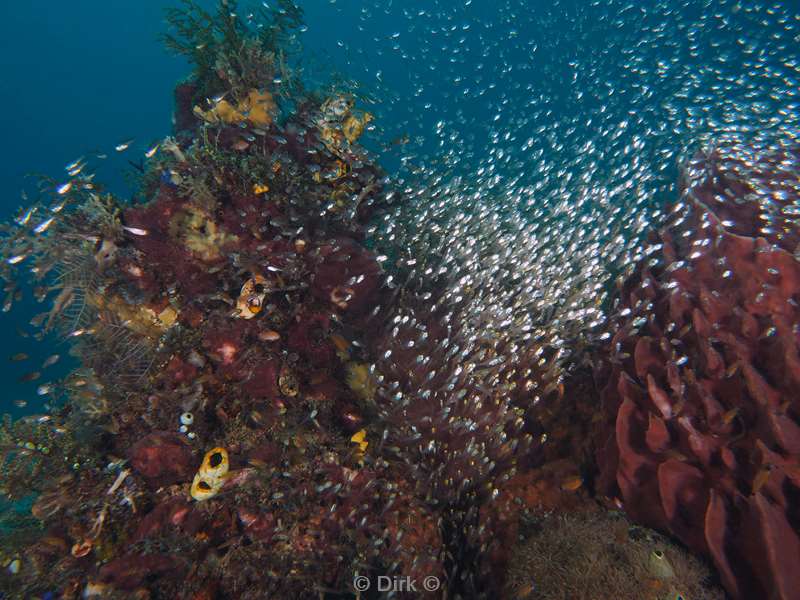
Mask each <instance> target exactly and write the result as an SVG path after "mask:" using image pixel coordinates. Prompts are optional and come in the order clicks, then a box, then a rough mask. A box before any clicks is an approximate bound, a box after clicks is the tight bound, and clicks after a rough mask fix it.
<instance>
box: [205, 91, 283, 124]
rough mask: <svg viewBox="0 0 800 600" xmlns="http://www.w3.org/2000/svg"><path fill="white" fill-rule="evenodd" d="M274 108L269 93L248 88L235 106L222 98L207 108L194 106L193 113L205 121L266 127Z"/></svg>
mask: <svg viewBox="0 0 800 600" xmlns="http://www.w3.org/2000/svg"><path fill="white" fill-rule="evenodd" d="M276 109H277V106H276V105H275V101H274V100H273V99H272V94H271V93H269V92H260V91H258V90H250V91H249V92H248V93H247V96H246V97H245V98H243V99H242V100H240V101H239V102H237V103H236V105H235V106H234V105H232V104H231V103H230V102H228V101H227V100H225V99H224V98H223V99H222V100H220V101H219V102H217V103H216V104H214V106H212V107H211V108H210V109H208V110H202V109H201V108H200V107H199V106H195V107H194V113H195V114H196V115H197V116H198V117H200V118H201V119H203V120H204V121H206V122H207V123H212V124H220V123H224V124H226V125H239V124H241V123H247V124H248V125H251V126H253V127H261V128H266V127H269V125H270V124H271V123H272V121H273V115H274V114H275V111H276Z"/></svg>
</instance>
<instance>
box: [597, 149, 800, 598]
mask: <svg viewBox="0 0 800 600" xmlns="http://www.w3.org/2000/svg"><path fill="white" fill-rule="evenodd" d="M799 159H800V154H799V153H798V151H797V149H793V150H785V149H765V150H762V151H759V152H755V151H747V150H745V149H743V148H742V147H741V146H735V145H725V144H722V145H720V147H718V148H716V149H714V150H712V151H710V152H708V153H705V154H698V155H697V156H696V157H695V158H694V159H692V160H691V161H690V162H689V164H688V165H687V166H686V168H685V171H684V175H683V180H682V185H681V197H680V200H679V201H678V202H677V203H676V204H675V205H674V206H673V207H672V209H671V212H670V215H669V217H668V222H667V226H666V227H665V228H664V229H662V230H661V231H660V232H659V234H658V235H657V236H653V238H652V239H651V243H650V246H649V249H648V251H647V253H648V254H649V256H650V258H648V259H646V260H644V261H643V262H642V264H641V265H640V266H639V268H638V270H637V271H636V273H635V275H634V276H632V277H631V278H629V279H628V280H627V281H625V282H624V284H623V285H622V287H621V289H620V292H619V303H618V305H617V306H616V314H617V317H616V319H615V325H614V329H613V331H614V335H613V337H612V338H611V340H610V342H609V345H608V354H609V358H610V361H609V371H608V373H607V377H608V379H607V385H606V386H605V390H604V392H603V403H604V405H603V410H604V414H605V420H604V422H603V424H602V427H601V428H600V430H601V431H600V434H599V451H598V454H597V460H598V464H599V466H600V469H601V475H600V479H599V482H598V483H599V486H598V487H599V489H600V491H602V492H604V493H606V494H608V495H609V496H612V497H615V498H617V499H618V501H619V502H620V503H621V506H623V507H624V509H625V511H626V512H627V513H628V515H630V517H631V518H633V519H634V520H635V521H637V522H640V523H644V524H646V525H648V526H650V527H654V528H657V529H660V530H662V531H668V532H670V533H671V534H672V535H674V536H675V537H676V538H678V539H679V540H681V541H682V542H683V543H684V544H686V545H687V546H688V547H689V548H691V549H692V550H694V551H696V552H699V553H701V554H703V555H705V556H708V557H709V558H710V559H711V560H712V561H713V563H714V565H715V566H716V568H717V570H718V572H719V574H720V577H721V580H722V582H723V584H724V586H725V588H726V589H727V591H728V592H729V593H730V595H731V596H732V597H734V598H756V597H758V598H762V597H763V598H767V597H769V598H780V599H782V600H789V599H791V598H796V595H797V590H798V589H800V569H798V562H797V557H798V556H800V504H798V498H800V399H798V395H797V390H798V389H800V354H798V350H799V348H800V337H798V332H800V304H798V301H800V263H799V262H798V260H797V256H796V252H797V249H798V247H797V244H798V240H800V237H799V236H800V227H799V226H798V222H797V219H796V210H797V209H796V207H797V203H798V200H800V168H799V165H800V163H798V160H799Z"/></svg>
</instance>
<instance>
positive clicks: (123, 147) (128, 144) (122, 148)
mask: <svg viewBox="0 0 800 600" xmlns="http://www.w3.org/2000/svg"><path fill="white" fill-rule="evenodd" d="M133 140H134V138H131V139H129V140H126V141H124V142H122V143H121V144H117V145H116V146H114V150H116V151H117V152H124V151H125V150H127V149H128V148H130V147H131V144H132V143H133Z"/></svg>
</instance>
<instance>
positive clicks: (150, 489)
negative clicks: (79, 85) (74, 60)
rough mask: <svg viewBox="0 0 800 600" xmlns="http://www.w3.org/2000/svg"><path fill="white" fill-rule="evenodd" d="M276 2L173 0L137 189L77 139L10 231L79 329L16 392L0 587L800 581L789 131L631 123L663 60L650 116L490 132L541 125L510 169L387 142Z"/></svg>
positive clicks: (28, 270) (159, 593) (554, 593)
mask: <svg viewBox="0 0 800 600" xmlns="http://www.w3.org/2000/svg"><path fill="white" fill-rule="evenodd" d="M272 4H273V6H274V8H272V9H267V8H263V7H262V8H260V9H258V11H257V13H255V14H254V15H252V16H251V17H252V18H250V17H248V18H242V17H240V16H238V11H237V5H236V3H235V2H233V1H232V0H221V1H220V2H219V3H218V4H217V6H216V10H214V11H211V12H209V11H206V10H204V9H203V8H202V7H201V6H200V5H199V4H197V3H195V2H193V1H191V0H185V1H183V2H182V3H180V4H179V5H178V6H177V7H176V8H175V9H173V10H171V11H169V12H168V20H169V22H170V24H171V26H172V31H171V33H170V34H169V35H167V36H165V41H166V43H167V45H168V47H169V48H171V49H172V50H173V51H176V52H179V53H181V54H183V55H185V56H186V57H187V58H188V59H189V60H190V61H191V64H192V65H193V72H192V74H191V76H190V77H188V78H187V79H186V80H185V81H183V82H181V83H179V84H178V85H177V86H176V89H175V92H174V100H175V130H174V132H173V135H172V136H171V137H168V138H165V139H163V140H161V141H160V142H159V143H158V144H157V145H155V146H153V147H152V148H150V149H149V150H148V151H147V153H146V154H145V158H146V161H145V163H144V164H143V166H142V170H141V174H140V181H139V188H138V190H137V193H136V196H135V200H132V201H126V200H123V199H121V198H118V197H116V196H114V195H113V194H110V193H107V192H106V191H104V190H103V188H102V186H101V184H100V183H99V182H96V181H95V179H94V175H93V174H91V164H90V159H88V158H87V159H79V160H77V161H75V162H74V163H72V164H70V165H68V166H67V178H66V181H62V180H50V179H44V180H42V182H41V185H40V192H41V194H40V199H39V200H38V201H37V202H35V203H34V204H33V205H30V206H25V207H23V208H22V209H21V211H20V214H19V215H18V217H17V218H16V219H15V221H14V222H13V223H9V224H7V225H3V227H2V230H1V231H0V233H2V244H0V252H1V254H2V259H3V262H2V266H1V267H0V275H1V276H2V278H3V280H4V281H5V282H6V291H7V293H8V298H7V300H6V306H7V307H8V308H9V309H10V308H11V305H12V304H13V303H14V302H17V301H19V300H20V299H21V296H22V297H23V298H24V296H23V289H24V288H26V287H28V284H29V283H30V284H31V285H30V286H29V287H32V288H33V290H32V291H33V294H34V297H35V299H36V300H38V301H39V302H40V303H42V305H43V306H44V307H45V310H44V311H43V312H41V313H40V314H39V315H37V316H36V317H35V318H34V320H33V322H32V323H31V325H32V326H33V327H34V328H36V329H37V331H38V334H37V335H39V336H44V335H45V334H54V335H57V336H60V338H61V339H62V340H63V341H64V343H65V344H66V345H67V346H68V347H69V351H70V353H71V354H72V355H73V356H74V357H75V358H76V359H77V360H78V362H79V367H78V368H77V369H76V370H75V371H74V372H73V373H71V374H70V375H68V376H67V377H65V378H64V379H63V380H61V381H55V382H47V383H42V384H41V385H40V386H39V388H38V390H37V391H38V393H39V394H40V395H41V396H45V397H47V398H48V400H49V402H48V404H49V406H50V407H51V409H50V410H49V411H48V413H47V414H43V415H31V416H27V417H25V418H23V419H20V420H17V421H11V420H10V419H7V420H5V421H4V422H3V424H2V427H0V464H2V468H3V478H2V482H0V492H2V494H3V496H4V497H5V498H6V499H8V500H10V501H14V502H17V504H16V505H15V510H17V513H15V514H20V513H19V511H21V510H22V511H24V514H25V518H24V519H22V518H19V519H18V520H17V522H15V523H13V524H7V523H6V522H0V525H2V526H3V527H7V528H8V529H9V530H10V531H11V532H12V534H11V535H8V536H4V537H3V538H2V540H0V559H2V566H3V570H2V571H0V589H2V591H3V593H4V594H5V595H6V596H8V597H11V598H42V599H44V598H64V599H68V598H138V599H141V598H181V599H187V600H189V599H193V600H210V599H215V598H216V599H229V598H241V599H247V598H265V597H266V598H298V599H302V598H309V599H316V600H319V599H320V598H322V599H330V600H332V599H335V598H355V599H360V598H364V599H366V598H378V597H382V596H381V594H380V592H379V591H378V590H377V589H375V586H373V587H372V589H370V590H364V589H359V587H357V583H356V582H357V581H359V578H360V577H366V578H368V579H369V580H370V581H372V582H376V581H377V579H378V578H379V577H382V576H383V577H390V578H391V577H401V578H409V579H411V580H413V581H415V582H417V586H418V589H416V591H414V590H408V589H406V590H397V591H395V592H393V593H390V594H387V595H388V597H397V598H417V597H422V598H446V599H453V600H455V599H462V600H471V599H479V598H486V599H489V598H559V597H563V598H573V597H586V598H634V597H636V598H653V600H661V599H669V600H677V599H678V598H686V599H687V600H688V599H689V598H692V599H694V598H722V597H723V591H722V590H721V588H724V590H725V593H727V594H728V595H729V597H731V598H734V599H740V598H741V599H744V598H753V597H771V598H779V599H789V598H792V597H793V596H792V595H793V594H794V590H796V589H800V584H799V583H798V582H797V581H796V577H797V574H798V572H800V571H798V570H797V569H796V568H795V567H796V566H797V560H796V557H797V556H798V555H800V548H798V546H799V545H800V538H799V537H798V523H800V515H798V513H797V510H798V509H797V507H798V492H799V491H800V479H799V477H798V472H799V471H798V462H797V460H798V451H800V447H798V444H799V443H800V441H799V440H800V438H799V437H798V432H800V425H799V423H800V407H798V404H797V403H798V400H797V394H796V393H795V392H796V390H797V389H798V383H800V381H798V377H800V370H798V369H799V368H800V367H799V366H798V365H800V363H799V362H798V360H800V358H799V355H798V349H797V344H798V339H799V338H798V336H797V332H798V327H800V315H798V312H797V311H798V307H797V302H798V301H800V298H796V297H795V296H796V288H797V283H798V274H799V273H800V272H798V266H797V265H798V263H797V260H798V257H797V255H796V253H797V246H798V242H800V237H799V236H798V230H797V225H796V215H797V205H798V202H800V198H798V190H800V175H799V174H798V159H799V158H800V156H799V154H800V153H799V152H798V149H797V148H798V146H797V143H796V141H794V142H793V143H791V144H790V143H786V142H783V141H782V143H779V144H772V145H771V144H768V143H766V142H765V140H764V138H761V137H759V136H758V135H755V136H748V135H743V134H742V132H740V131H739V132H735V134H731V135H729V136H723V135H719V136H715V137H711V138H710V139H709V138H705V139H702V140H700V141H699V142H697V143H699V145H700V149H699V150H698V148H697V147H694V148H693V151H692V152H691V153H688V154H687V153H685V152H684V151H685V150H686V149H685V148H666V150H665V149H664V147H660V148H656V147H655V146H654V147H650V146H648V145H647V144H650V143H651V140H654V139H655V140H657V142H658V143H664V144H665V146H666V142H664V140H666V139H667V138H666V137H665V136H662V135H661V133H663V131H665V130H668V129H670V127H671V128H672V129H676V130H677V129H680V127H679V126H678V125H676V124H675V123H669V122H667V121H665V123H666V124H660V125H659V129H658V131H656V130H648V135H643V136H638V135H633V136H632V139H631V140H629V139H628V138H627V137H626V136H624V135H623V132H624V131H625V130H626V128H627V127H628V119H629V118H630V119H631V121H632V122H633V121H634V119H635V115H634V114H633V111H630V114H629V113H628V112H627V111H629V107H628V103H629V102H633V101H634V99H636V98H644V99H648V98H649V97H650V95H651V92H649V91H648V90H647V89H646V88H647V85H644V84H641V83H640V82H642V81H647V80H648V79H647V78H648V77H649V76H650V75H651V74H650V73H648V72H647V70H646V69H647V67H646V64H645V62H646V61H644V60H642V61H641V63H637V64H635V65H634V67H635V68H633V69H629V70H628V69H627V67H626V70H625V77H629V76H630V77H632V78H633V79H634V80H635V81H636V87H637V91H636V93H635V96H634V99H632V98H631V97H625V95H624V94H617V95H616V96H615V99H616V98H619V97H620V96H622V97H623V99H622V100H619V102H621V103H622V104H623V105H624V106H625V107H626V108H625V110H626V113H625V114H626V116H625V121H624V124H612V123H610V121H608V120H607V119H611V117H610V116H608V114H610V111H609V113H607V112H606V110H605V106H603V107H602V110H601V109H599V108H597V107H595V108H594V109H592V110H594V111H595V112H591V111H589V110H588V109H587V112H586V113H585V114H582V115H581V120H580V122H579V121H578V120H575V121H565V122H564V123H562V124H561V125H559V127H558V128H556V127H553V128H552V129H550V130H548V128H547V127H546V125H545V124H542V125H537V129H538V131H537V132H536V134H535V135H533V136H532V137H530V138H529V139H528V140H527V141H525V140H521V139H520V140H518V139H516V137H515V136H516V133H515V131H514V130H513V128H510V129H509V130H507V131H505V132H504V133H503V134H502V135H500V134H498V135H497V136H495V139H494V141H493V146H494V147H493V148H492V150H491V154H492V155H493V156H494V157H496V158H497V160H498V161H505V162H509V157H510V154H506V153H505V151H504V150H503V148H502V147H501V146H502V144H504V143H506V142H507V143H508V144H512V143H513V144H516V145H517V146H522V147H523V149H524V150H525V151H526V152H527V151H530V156H532V157H533V160H530V161H529V162H530V165H529V168H528V165H526V169H527V170H524V171H523V170H521V172H520V173H519V174H518V175H513V176H511V177H508V178H507V183H505V184H504V185H506V186H507V187H502V186H500V185H499V183H498V182H500V181H503V180H504V179H506V176H505V175H501V174H500V173H499V169H498V172H497V173H495V172H494V169H495V165H494V164H492V165H491V166H490V167H489V168H487V169H479V170H477V171H476V173H475V175H476V176H475V177H474V178H469V177H467V176H466V175H465V174H464V172H463V169H457V168H452V169H451V168H450V167H449V166H448V164H447V163H448V162H452V161H454V157H453V151H452V150H449V151H448V153H446V154H445V156H443V157H442V163H443V164H444V167H442V168H441V170H438V166H437V167H436V168H434V167H431V168H429V169H422V168H419V167H417V166H416V165H414V164H410V163H412V162H414V161H416V160H418V159H420V158H423V159H424V158H425V157H420V156H413V155H411V156H410V157H409V160H408V161H407V162H408V163H409V164H406V165H405V168H404V169H402V170H401V171H400V172H399V173H398V174H389V173H387V172H385V171H384V170H383V169H382V168H381V167H380V166H379V165H378V161H377V159H376V157H375V156H374V155H373V154H371V153H370V152H369V151H367V150H366V149H365V148H364V146H362V143H361V142H362V140H363V139H367V138H369V137H370V135H374V134H375V132H376V128H377V127H378V125H379V123H380V120H381V114H380V112H379V111H380V110H381V109H380V107H379V106H375V105H374V104H372V103H370V104H371V105H370V109H371V110H372V111H373V112H368V111H367V110H366V109H365V108H364V107H365V106H366V105H367V101H366V100H365V98H364V97H362V96H361V95H359V94H357V93H356V90H354V89H348V88H346V87H344V86H342V85H338V84H331V85H328V86H327V87H324V88H322V89H311V88H312V86H310V85H309V84H308V81H307V80H305V79H304V78H303V77H302V70H301V69H300V67H299V66H298V65H297V64H296V63H295V62H294V61H295V58H296V48H294V43H295V42H294V40H295V38H294V37H293V35H292V32H293V31H295V30H296V29H298V28H300V27H301V26H302V11H300V9H299V8H298V7H297V6H296V5H294V3H292V2H290V1H289V0H280V1H278V2H274V3H272ZM592 7H593V9H594V8H597V3H594V4H592ZM543 10H544V9H543ZM545 12H546V11H545ZM642 14H645V13H644V12H643V13H642ZM462 30H463V31H466V30H465V29H462ZM654 30H655V31H657V32H658V35H656V38H657V39H658V38H659V35H660V30H659V29H658V28H657V27H656V28H654ZM637 33H638V32H637ZM620 35H622V34H620ZM693 35H694V34H693ZM637 39H638V38H637ZM551 43H552V44H554V45H558V40H557V39H556V38H553V40H551ZM637 43H638V42H637ZM692 43H694V42H692ZM690 50H692V51H694V49H690ZM676 51H681V48H677V50H676ZM590 64H594V63H590ZM658 68H659V69H666V68H668V65H665V66H662V65H658ZM631 73H632V74H633V75H631ZM767 74H768V73H767ZM549 75H551V74H550V73H548V72H547V71H544V72H543V77H542V82H541V88H540V89H541V98H544V99H543V100H542V105H541V106H536V107H534V109H535V110H534V114H535V115H536V116H537V117H541V118H542V119H544V121H543V123H546V117H547V116H548V114H550V112H552V108H550V107H549V103H551V102H556V101H559V98H558V96H557V95H556V96H555V97H554V98H555V99H554V98H545V96H546V95H547V92H548V89H547V85H548V77H549ZM577 75H578V73H577V71H576V77H575V78H576V79H577V78H578V77H577ZM581 75H582V76H585V75H586V73H585V72H581ZM765 76H766V75H765ZM692 81H693V82H694V80H692ZM694 83H696V82H694ZM701 84H702V82H700V83H696V85H697V86H698V87H701V88H702V87H703V86H702V85H701ZM558 85H559V89H560V86H561V80H560V79H559V80H558ZM586 89H587V90H591V93H596V94H601V93H606V92H607V91H608V89H610V92H608V93H609V96H612V95H614V88H613V86H610V85H609V86H606V87H602V86H586ZM582 94H583V92H581V95H579V96H578V97H577V98H576V99H574V100H575V101H576V102H577V101H580V100H581V98H582ZM666 104H667V112H674V113H676V114H677V113H679V112H680V111H678V110H677V109H676V110H673V107H672V106H671V105H669V104H668V103H666ZM543 107H544V108H543ZM532 110H533V109H532ZM373 113H375V114H373ZM642 114H645V113H644V112H643V113H642ZM759 114H761V113H759ZM583 119H585V122H584V121H583ZM593 119H596V122H595V123H594V124H592V120H593ZM435 129H436V131H437V135H438V134H441V135H442V136H445V135H450V136H451V137H450V139H451V141H453V145H457V144H456V142H458V141H459V137H458V135H456V134H455V133H453V134H450V132H446V131H445V129H446V128H445V125H444V122H443V121H441V122H440V123H438V124H437V125H436V126H435ZM586 131H589V132H594V131H597V132H600V133H598V134H597V135H598V136H599V137H598V139H589V140H581V138H580V135H581V134H582V132H586ZM681 131H683V130H681ZM651 134H652V135H651ZM656 134H658V135H656ZM578 141H581V143H578ZM568 142H569V143H573V142H574V144H573V145H574V146H575V147H576V148H578V149H579V152H578V154H579V156H578V157H577V158H575V159H574V160H573V161H572V162H570V161H565V162H564V163H563V164H562V163H559V162H557V160H556V158H557V156H558V154H557V153H556V151H557V150H558V149H559V148H560V147H561V146H563V145H566V144H567V143H568ZM653 143H655V142H653ZM692 143H693V144H695V143H696V141H695V140H694V139H693V140H692ZM129 145H130V144H127V143H126V144H120V146H118V147H117V148H116V150H117V151H119V152H123V151H126V150H128V146H129ZM545 148H547V149H548V152H547V153H546V152H545ZM550 151H552V155H551V153H550ZM648 153H652V154H657V155H661V156H665V157H667V158H669V159H670V160H675V162H676V163H677V168H675V171H676V173H675V176H674V177H673V175H672V174H671V172H670V171H668V170H667V169H662V170H660V171H659V172H658V173H657V174H654V173H651V172H648V171H647V168H648V167H646V166H645V162H646V161H645V160H644V159H641V158H640V157H641V156H645V155H647V154H648ZM465 154H467V155H468V154H469V153H468V152H465ZM606 158H608V159H609V160H611V161H612V162H611V163H609V164H608V166H604V167H603V168H602V169H601V168H600V167H598V165H599V164H605V163H603V159H606ZM430 163H431V164H432V165H433V164H435V161H434V160H433V159H431V160H430ZM510 166H511V167H516V166H518V165H515V164H513V163H511V164H510ZM663 171H666V172H663ZM598 172H600V174H598ZM671 177H672V178H673V179H676V181H673V182H672V183H669V181H668V180H669V179H670V178H671ZM598 179H600V180H602V185H600V184H598V181H597V180H598ZM526 180H532V183H530V184H528V183H527V182H526ZM676 188H677V189H676ZM673 192H674V193H673ZM622 196H624V197H625V202H624V203H623V202H621V201H620V198H621V197H622ZM512 206H513V207H514V208H515V210H512V209H511V207H512ZM517 209H518V210H517ZM48 360H49V359H48ZM55 360H57V358H56V359H55ZM38 376H39V375H38V374H37V375H36V378H38ZM30 377H31V378H32V379H33V375H30ZM25 502H27V503H28V504H29V505H30V508H29V509H27V508H22V507H25V506H26V505H25V504H24V503H25ZM609 509H611V510H612V511H613V512H610V511H609ZM619 510H622V511H624V513H625V515H626V516H625V517H623V516H622V515H620V514H619V513H618V512H617V511H619ZM628 519H630V522H629V521H628ZM631 523H636V524H637V525H635V526H634V525H632V524H631ZM646 528H652V529H654V530H657V531H658V532H660V533H656V532H655V531H651V530H649V529H646ZM667 535H668V536H669V538H667V537H666V536H667ZM704 560H706V561H707V564H706V563H704V562H703V561H704ZM711 567H713V569H714V571H713V572H712V570H711ZM422 581H428V582H431V585H430V587H425V589H420V588H419V583H420V582H422ZM434 584H435V585H434ZM720 586H721V587H720ZM580 594H583V596H581V595H580Z"/></svg>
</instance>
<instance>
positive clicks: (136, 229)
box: [122, 225, 148, 235]
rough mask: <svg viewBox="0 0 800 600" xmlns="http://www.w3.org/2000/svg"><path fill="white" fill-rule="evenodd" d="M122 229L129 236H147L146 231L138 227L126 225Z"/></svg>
mask: <svg viewBox="0 0 800 600" xmlns="http://www.w3.org/2000/svg"><path fill="white" fill-rule="evenodd" d="M122 228H123V229H124V230H125V231H127V232H128V233H130V234H133V235H147V234H148V231H147V229H141V228H140V227H128V226H127V225H123V226H122Z"/></svg>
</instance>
